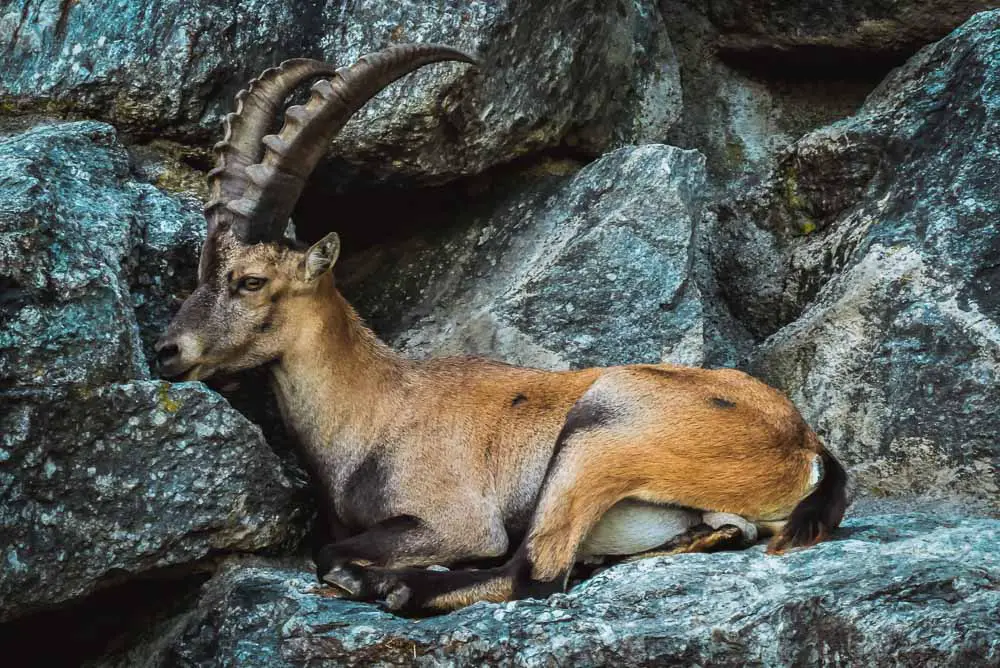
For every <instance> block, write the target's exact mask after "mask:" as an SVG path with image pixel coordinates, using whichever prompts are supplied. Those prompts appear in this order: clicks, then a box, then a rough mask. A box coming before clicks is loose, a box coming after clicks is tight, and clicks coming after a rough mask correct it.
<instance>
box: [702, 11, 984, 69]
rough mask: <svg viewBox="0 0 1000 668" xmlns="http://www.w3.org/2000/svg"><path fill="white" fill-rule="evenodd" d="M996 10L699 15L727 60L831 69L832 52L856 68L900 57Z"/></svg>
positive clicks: (778, 12)
mask: <svg viewBox="0 0 1000 668" xmlns="http://www.w3.org/2000/svg"><path fill="white" fill-rule="evenodd" d="M995 7H996V3H995V2H992V1H991V0H838V1H837V2H781V1H780V0H749V2H748V1H747V0H713V1H712V2H710V3H707V4H706V14H707V16H708V17H709V19H710V20H711V21H712V23H713V25H715V26H716V27H717V28H718V30H719V32H720V33H721V34H720V37H719V39H718V46H719V49H720V50H721V51H723V52H724V54H725V55H727V56H728V57H730V58H734V59H735V58H738V57H742V58H747V59H754V58H758V59H759V58H765V57H767V58H772V59H775V60H777V59H782V58H785V59H787V58H789V57H791V59H792V60H795V61H798V62H797V65H795V66H797V67H801V68H806V67H814V68H815V67H817V66H823V65H827V66H829V65H831V64H837V60H838V53H837V52H847V53H849V54H852V55H853V56H854V58H855V59H856V60H857V61H861V60H862V59H863V58H865V57H867V59H869V60H871V59H879V58H883V59H891V58H900V57H903V58H905V57H907V56H909V55H910V54H912V53H913V52H914V51H916V50H917V49H919V48H920V47H921V46H923V45H925V44H927V43H929V42H933V41H934V40H937V39H940V38H942V37H944V36H945V35H947V34H948V33H949V32H951V31H952V30H954V29H955V28H957V27H958V26H959V25H961V24H962V23H963V22H964V21H966V20H967V19H968V18H969V17H970V16H972V15H973V14H975V13H976V12H979V11H983V10H985V9H993V8H995ZM841 58H842V56H841ZM831 61H832V62H831ZM841 64H843V62H841ZM775 65H776V63H775Z"/></svg>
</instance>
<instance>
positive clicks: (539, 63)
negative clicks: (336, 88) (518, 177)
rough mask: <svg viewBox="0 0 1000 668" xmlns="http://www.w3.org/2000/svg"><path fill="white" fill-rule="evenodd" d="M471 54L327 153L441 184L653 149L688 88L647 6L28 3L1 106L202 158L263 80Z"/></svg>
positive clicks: (2, 73) (3, 27)
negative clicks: (169, 143) (638, 145)
mask: <svg viewBox="0 0 1000 668" xmlns="http://www.w3.org/2000/svg"><path fill="white" fill-rule="evenodd" d="M419 41H429V42H441V43H448V44H452V45H454V46H457V47H461V48H464V49H466V50H468V51H470V52H473V53H476V54H479V55H481V56H482V58H483V60H484V67H483V69H482V71H481V72H480V73H478V74H477V73H475V72H474V71H473V70H472V69H470V68H469V67H468V66H465V65H462V66H458V65H436V66H433V67H429V68H426V69H425V70H423V71H421V72H419V73H418V74H416V75H414V76H411V77H409V78H407V80H406V82H405V83H402V84H398V85H396V86H393V87H391V89H390V90H388V91H386V92H385V93H383V94H382V95H380V96H378V97H377V98H376V99H375V100H374V101H373V102H372V103H370V104H369V105H368V107H367V108H366V109H365V110H364V111H362V112H361V114H360V115H359V116H358V118H357V119H355V120H354V121H352V123H350V124H349V126H348V127H347V128H345V130H344V132H343V134H342V136H341V137H340V138H339V139H338V140H337V141H336V142H335V144H334V153H336V154H337V155H339V156H341V157H342V158H343V159H345V160H347V161H350V162H351V163H354V164H355V165H360V166H361V167H363V168H364V169H365V170H367V171H371V172H377V173H379V174H381V175H387V174H392V175H406V176H410V177H419V178H420V179H424V180H428V179H431V180H434V179H436V180H442V179H446V178H449V177H451V176H455V175H460V174H469V173H477V172H480V171H482V170H484V169H486V168H488V167H490V166H492V165H495V164H499V163H505V162H508V161H510V160H511V159H513V158H514V157H516V156H519V155H522V154H525V153H528V152H532V151H538V150H543V149H546V148H551V147H555V146H559V145H560V144H563V143H571V144H573V145H574V146H576V147H577V149H579V150H583V151H588V152H600V151H603V150H605V149H607V148H608V147H610V146H612V145H615V144H620V143H624V142H635V141H648V140H650V139H656V138H660V137H662V136H663V135H664V134H665V132H666V130H667V129H668V128H669V126H670V124H671V123H672V122H673V120H674V119H675V118H676V113H677V109H678V106H679V101H680V86H679V79H678V74H677V68H676V63H675V61H674V58H673V52H672V50H671V48H670V43H669V40H668V39H667V37H666V33H665V31H664V28H663V22H662V20H661V18H660V16H659V13H658V12H657V9H656V6H655V4H654V3H653V2H652V0H628V1H627V2H620V3H614V4H608V3H605V2H600V1H598V0H573V1H572V2H562V3H550V2H544V1H540V0H504V1H502V2H484V1H482V0H463V1H462V2H457V3H427V2H417V1H412V0H410V1H407V2H375V3H349V4H346V5H345V4H344V3H343V2H339V1H338V2H332V1H331V2H321V3H301V2H294V1H291V0H280V1H278V2H273V1H268V2H262V1H260V0H254V1H253V2H232V1H229V2H214V3H203V2H192V1H189V0H188V1H183V2H173V1H171V2H165V1H163V0H142V1H140V2H121V1H117V0H100V1H98V2H81V3H75V2H58V1H56V0H52V1H47V2H41V3H31V2H28V0H23V1H21V2H18V3H15V4H12V5H11V4H8V5H7V7H6V9H3V10H0V105H2V107H0V108H2V109H5V110H8V111H11V110H13V111H22V112H24V111H41V112H46V113H62V114H66V113H83V114H87V115H89V116H91V117H95V118H100V119H103V120H108V121H111V122H113V123H115V125H116V126H117V127H119V128H120V129H122V130H126V131H129V132H134V133H136V134H138V135H140V136H147V137H148V136H151V135H153V134H154V133H155V134H156V135H166V136H170V137H172V138H175V139H180V140H183V141H186V142H188V143H191V142H194V143H198V144H200V145H202V146H205V147H207V146H208V145H210V142H211V141H214V138H215V135H216V134H217V129H218V123H219V120H220V119H221V117H222V115H223V114H225V113H226V112H228V111H230V107H231V105H232V99H233V95H234V94H235V93H236V91H237V90H239V89H240V88H242V87H243V86H244V85H245V84H246V82H247V81H248V80H249V79H250V78H251V77H254V76H256V75H257V74H258V73H259V72H260V71H261V70H263V69H264V68H266V67H269V66H272V65H275V64H277V63H278V62H280V61H282V60H284V59H286V58H291V57H302V56H311V57H316V58H323V59H326V60H329V61H332V62H336V63H339V64H348V63H349V62H353V61H354V60H355V59H356V58H358V57H359V56H360V55H362V54H364V53H366V52H370V51H373V50H376V49H379V48H381V47H384V46H386V45H387V44H390V43H394V42H419Z"/></svg>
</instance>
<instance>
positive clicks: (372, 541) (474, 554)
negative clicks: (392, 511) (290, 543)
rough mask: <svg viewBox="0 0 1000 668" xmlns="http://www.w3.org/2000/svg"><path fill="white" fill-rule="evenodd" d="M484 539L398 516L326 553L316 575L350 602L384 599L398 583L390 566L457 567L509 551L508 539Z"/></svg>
mask: <svg viewBox="0 0 1000 668" xmlns="http://www.w3.org/2000/svg"><path fill="white" fill-rule="evenodd" d="M494 533H495V532H494ZM482 534H483V532H472V531H467V532H466V533H465V536H464V538H465V540H462V539H461V537H456V536H454V535H449V534H448V533H447V532H444V531H441V530H438V529H435V528H434V527H433V526H432V525H431V524H430V523H428V522H426V521H424V520H422V519H421V518H419V517H416V516H414V515H397V516H395V517H391V518H389V519H387V520H383V521H382V522H379V523H378V524H376V525H375V526H373V527H371V528H370V529H368V530H367V531H365V532H363V533H360V534H358V535H356V536H352V537H351V538H348V539H346V540H342V541H338V542H336V543H331V544H329V545H327V546H325V547H324V548H323V549H321V550H320V551H319V553H318V555H317V559H316V576H317V577H318V578H319V581H320V582H321V583H323V584H329V585H333V586H335V587H337V588H338V589H339V590H341V591H342V592H343V594H344V595H345V596H347V597H350V598H353V599H358V600H377V599H381V598H383V597H385V596H386V595H387V594H388V593H389V592H390V591H391V589H392V587H393V585H394V584H395V583H396V582H397V579H396V578H394V577H390V576H389V575H388V574H389V573H390V572H391V571H390V570H388V568H386V567H389V568H401V567H407V566H428V565H433V564H452V563H456V562H459V561H468V560H474V559H481V558H489V557H496V556H497V555H498V554H503V552H504V551H506V549H507V542H506V536H505V535H503V534H501V535H499V537H493V538H492V539H490V540H483V539H482Z"/></svg>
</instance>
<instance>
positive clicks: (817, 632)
mask: <svg viewBox="0 0 1000 668" xmlns="http://www.w3.org/2000/svg"><path fill="white" fill-rule="evenodd" d="M997 540H1000V521H997V520H987V519H979V520H976V519H967V518H964V517H962V516H960V515H955V516H943V515H938V516H934V515H929V514H923V513H916V512H915V513H909V514H887V515H875V516H870V517H860V518H854V519H850V520H848V521H847V522H846V524H845V526H844V528H843V529H842V530H841V535H840V537H838V539H837V540H834V541H831V542H827V543H821V544H820V545H818V546H816V547H814V548H810V549H807V550H802V551H798V552H794V553H791V554H788V555H786V556H783V557H768V556H766V555H765V554H764V552H763V547H756V548H752V549H750V550H748V551H743V552H729V553H719V554H698V555H682V556H678V557H666V558H663V557H661V558H656V559H645V560H640V561H637V562H633V563H630V564H624V565H621V566H615V567H613V568H611V569H609V570H607V571H604V572H603V573H601V574H599V575H597V576H596V577H594V578H593V579H591V580H589V581H586V582H585V583H584V584H582V585H580V586H577V587H575V588H574V589H572V590H571V591H570V592H569V593H568V594H566V595H555V596H553V597H551V598H549V599H547V600H544V601H539V600H523V601H517V602H512V603H506V604H485V603H479V604H476V605H473V606H471V607H469V608H465V609H463V610H460V611H458V612H455V613H452V614H449V615H446V616H441V617H434V618H430V619H423V620H418V621H413V620H409V619H402V618H399V617H395V616H393V615H391V614H389V613H386V612H383V611H381V610H380V609H379V608H377V607H375V606H372V605H368V604H363V603H350V602H345V601H340V600H337V599H335V598H330V597H329V596H328V595H326V594H327V592H326V591H325V590H323V589H320V588H319V587H317V585H316V582H315V579H314V578H313V577H312V576H311V574H309V573H308V572H302V571H301V570H298V569H295V568H289V567H273V566H268V565H267V564H265V563H259V562H258V563H249V564H247V563H234V564H233V565H232V566H231V567H229V568H226V569H224V570H223V571H222V572H221V573H220V574H219V575H218V576H217V577H216V578H215V579H214V580H212V581H211V582H210V583H209V584H207V585H206V586H205V588H204V590H203V592H202V597H201V601H200V602H199V604H198V605H197V607H196V609H195V610H194V611H193V612H191V613H189V614H187V615H185V616H182V617H180V618H177V619H175V620H174V621H173V622H172V623H170V624H167V625H165V626H164V627H162V628H161V629H160V633H161V634H162V635H160V637H159V638H158V640H157V641H155V642H154V643H153V644H150V645H144V646H142V647H140V648H139V649H137V650H135V651H133V653H132V654H131V655H126V656H123V657H120V658H119V661H120V663H119V665H128V666H134V665H144V666H150V667H152V666H163V665H241V666H296V665H303V664H309V665H315V666H327V665H329V666H335V665H336V666H391V665H420V666H438V665H448V666H481V665H500V664H503V665H508V664H510V665H519V666H551V665H632V666H635V665H640V666H644V665H713V666H745V665H772V666H777V665H807V664H808V665H820V666H842V665H870V666H885V665H935V666H956V667H961V666H967V665H995V664H996V663H998V662H1000V639H998V638H997V634H996V624H997V619H998V617H1000V587H998V585H1000V579H998V573H1000V556H998V555H997V551H996V549H995V546H996V542H997Z"/></svg>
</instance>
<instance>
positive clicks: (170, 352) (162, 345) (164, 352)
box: [153, 339, 181, 376]
mask: <svg viewBox="0 0 1000 668" xmlns="http://www.w3.org/2000/svg"><path fill="white" fill-rule="evenodd" d="M153 349H154V350H156V366H157V371H158V372H159V373H160V374H161V375H164V376H170V375H172V372H174V371H175V369H174V367H175V366H176V364H177V362H179V361H180V356H181V349H180V347H179V346H178V345H177V344H176V343H174V342H173V341H171V340H170V339H160V340H159V341H157V342H156V345H155V346H153Z"/></svg>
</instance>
